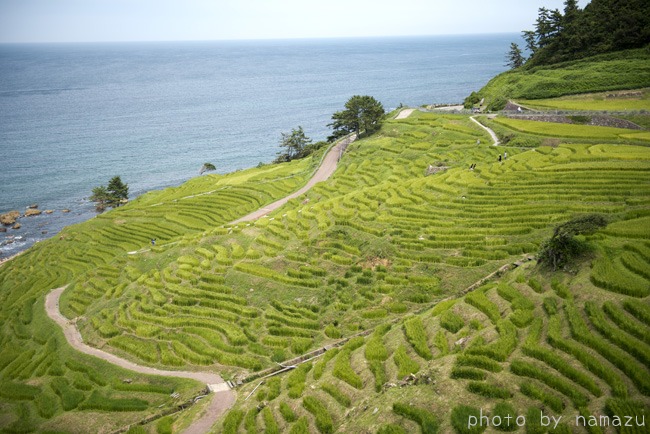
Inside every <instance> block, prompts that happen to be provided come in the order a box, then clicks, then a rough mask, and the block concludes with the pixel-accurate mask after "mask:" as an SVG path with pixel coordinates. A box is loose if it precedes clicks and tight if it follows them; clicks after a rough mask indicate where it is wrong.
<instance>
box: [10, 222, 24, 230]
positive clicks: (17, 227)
mask: <svg viewBox="0 0 650 434" xmlns="http://www.w3.org/2000/svg"><path fill="white" fill-rule="evenodd" d="M21 227H23V225H21V224H20V223H16V224H15V225H13V226H12V227H11V229H20V228H21Z"/></svg>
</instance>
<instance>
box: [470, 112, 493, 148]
mask: <svg viewBox="0 0 650 434" xmlns="http://www.w3.org/2000/svg"><path fill="white" fill-rule="evenodd" d="M470 119H471V120H472V121H473V122H474V123H475V124H476V125H478V126H479V127H481V128H483V129H484V130H485V131H487V132H488V134H490V137H492V141H493V142H494V143H492V146H499V138H498V137H497V135H496V134H495V132H494V131H492V130H491V129H490V128H488V127H486V126H485V125H483V124H482V123H480V122H479V121H477V120H476V119H475V117H474V116H470Z"/></svg>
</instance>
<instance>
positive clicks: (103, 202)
mask: <svg viewBox="0 0 650 434" xmlns="http://www.w3.org/2000/svg"><path fill="white" fill-rule="evenodd" d="M89 199H90V200H91V201H92V202H95V204H96V205H95V209H96V210H97V211H99V212H101V211H104V210H105V209H106V206H108V204H109V202H110V201H111V197H110V195H109V193H108V190H107V189H106V187H105V186H103V185H100V186H98V187H95V188H93V194H92V195H91V196H90V198H89Z"/></svg>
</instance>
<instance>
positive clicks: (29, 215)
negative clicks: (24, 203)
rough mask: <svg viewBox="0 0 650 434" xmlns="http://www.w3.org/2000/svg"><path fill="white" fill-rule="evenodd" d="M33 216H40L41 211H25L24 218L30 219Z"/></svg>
mask: <svg viewBox="0 0 650 434" xmlns="http://www.w3.org/2000/svg"><path fill="white" fill-rule="evenodd" d="M35 215H41V211H40V210H37V209H36V208H30V209H28V210H27V211H25V217H31V216H35Z"/></svg>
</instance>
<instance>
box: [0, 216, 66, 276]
mask: <svg viewBox="0 0 650 434" xmlns="http://www.w3.org/2000/svg"><path fill="white" fill-rule="evenodd" d="M70 212H71V211H70V209H67V208H64V209H60V210H54V209H46V210H40V209H38V205H37V204H33V205H29V206H27V207H26V208H25V211H23V212H21V211H18V210H15V209H14V210H12V211H9V212H5V213H2V214H0V237H1V238H0V264H1V263H4V262H6V261H8V260H10V259H12V258H14V257H15V256H17V255H18V254H20V253H22V251H24V250H26V249H27V248H29V247H30V246H31V245H33V244H34V243H36V242H38V241H40V240H42V239H44V238H49V237H50V236H52V234H53V233H56V232H58V231H59V230H61V228H62V227H63V226H66V225H67V222H66V223H63V224H61V223H62V222H61V220H60V219H61V217H60V216H63V215H66V214H68V213H70ZM50 215H51V216H52V217H51V218H47V217H48V216H50ZM32 219H34V220H32ZM71 223H74V222H71ZM18 250H19V251H18ZM5 255H9V256H5Z"/></svg>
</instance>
